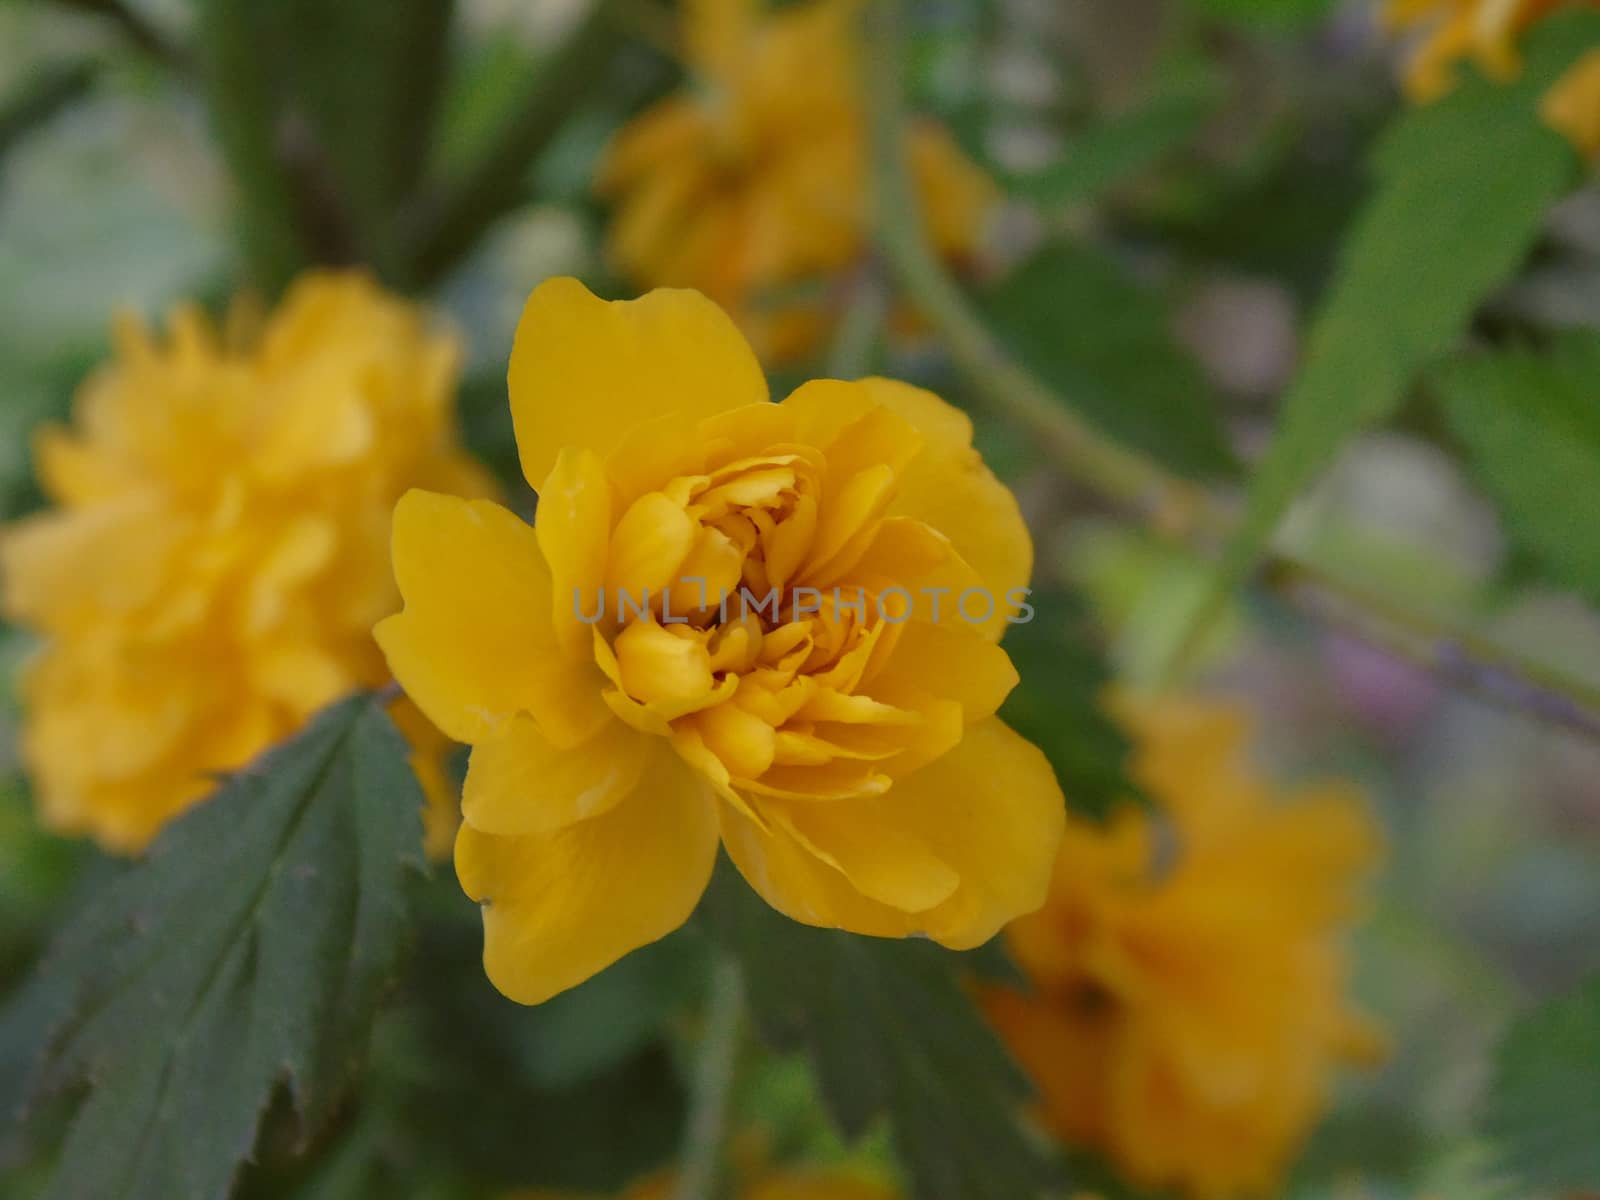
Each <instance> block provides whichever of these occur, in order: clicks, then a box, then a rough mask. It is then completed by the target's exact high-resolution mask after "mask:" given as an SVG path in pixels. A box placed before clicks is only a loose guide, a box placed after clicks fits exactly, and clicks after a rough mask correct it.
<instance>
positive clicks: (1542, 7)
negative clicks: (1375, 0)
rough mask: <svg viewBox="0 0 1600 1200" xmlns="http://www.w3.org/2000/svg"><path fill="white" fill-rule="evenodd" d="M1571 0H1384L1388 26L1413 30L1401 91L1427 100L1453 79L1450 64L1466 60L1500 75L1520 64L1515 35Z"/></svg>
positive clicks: (1453, 68) (1512, 72) (1441, 92)
mask: <svg viewBox="0 0 1600 1200" xmlns="http://www.w3.org/2000/svg"><path fill="white" fill-rule="evenodd" d="M1569 3H1572V0H1388V4H1387V6H1386V8H1385V16H1386V18H1387V21H1388V24H1389V26H1390V27H1391V28H1392V29H1395V30H1397V31H1398V30H1405V31H1413V32H1414V33H1415V35H1416V37H1417V39H1418V40H1417V46H1416V49H1415V50H1414V51H1413V52H1412V55H1411V61H1410V64H1409V66H1408V68H1407V71H1406V90H1407V91H1408V92H1409V93H1410V94H1411V96H1412V98H1413V99H1416V100H1433V99H1436V98H1438V97H1439V96H1442V95H1444V93H1446V92H1448V91H1449V90H1450V89H1451V88H1452V87H1454V86H1455V83H1456V67H1457V66H1458V65H1459V64H1460V63H1461V61H1462V60H1463V59H1471V60H1472V61H1473V62H1475V63H1476V64H1477V65H1478V67H1479V68H1480V69H1482V71H1483V72H1484V73H1485V74H1486V75H1489V76H1491V77H1495V78H1501V79H1506V78H1510V77H1511V76H1513V75H1515V74H1516V72H1517V70H1518V69H1519V68H1520V67H1521V65H1522V59H1521V56H1520V55H1519V54H1518V53H1517V39H1518V38H1519V37H1521V35H1522V33H1523V31H1524V30H1525V29H1527V28H1528V26H1530V25H1532V24H1533V23H1534V22H1535V21H1537V20H1539V18H1541V17H1543V16H1546V15H1548V14H1549V13H1551V12H1553V11H1555V10H1556V9H1557V8H1560V7H1561V6H1562V5H1563V4H1569Z"/></svg>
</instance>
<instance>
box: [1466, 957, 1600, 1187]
mask: <svg viewBox="0 0 1600 1200" xmlns="http://www.w3.org/2000/svg"><path fill="white" fill-rule="evenodd" d="M1484 1129H1485V1132H1486V1133H1487V1135H1488V1138H1489V1141H1490V1143H1491V1146H1492V1150H1491V1155H1492V1159H1493V1162H1494V1167H1495V1170H1496V1171H1497V1172H1499V1173H1501V1174H1504V1175H1505V1176H1506V1177H1508V1178H1509V1179H1510V1180H1511V1181H1512V1182H1513V1183H1515V1184H1516V1185H1517V1187H1518V1189H1519V1194H1522V1193H1526V1192H1530V1191H1531V1192H1540V1191H1548V1192H1554V1193H1564V1192H1587V1191H1593V1190H1595V1189H1597V1188H1600V976H1597V977H1595V978H1593V979H1591V980H1589V982H1588V983H1586V984H1584V985H1583V986H1582V987H1580V988H1579V989H1578V990H1577V991H1575V992H1572V993H1571V994H1569V995H1566V996H1563V997H1561V998H1559V999H1556V1000H1552V1001H1550V1002H1548V1003H1546V1004H1544V1005H1542V1006H1541V1007H1539V1008H1537V1009H1535V1010H1534V1011H1533V1012H1531V1013H1528V1014H1527V1015H1526V1016H1524V1017H1523V1018H1522V1019H1520V1020H1519V1021H1517V1022H1516V1023H1515V1024H1513V1025H1512V1026H1511V1029H1510V1030H1509V1031H1508V1032H1507V1034H1506V1036H1505V1038H1504V1039H1503V1040H1502V1041H1501V1043H1500V1047H1499V1050H1498V1051H1497V1052H1496V1055H1495V1072H1494V1081H1493V1083H1492V1084H1491V1085H1490V1089H1489V1094H1488V1098H1487V1113H1486V1119H1485V1122H1484Z"/></svg>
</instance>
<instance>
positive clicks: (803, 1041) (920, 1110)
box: [703, 862, 1052, 1200]
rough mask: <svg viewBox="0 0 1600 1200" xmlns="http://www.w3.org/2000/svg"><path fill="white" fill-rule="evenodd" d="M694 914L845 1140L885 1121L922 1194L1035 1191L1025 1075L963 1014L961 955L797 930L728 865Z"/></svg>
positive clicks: (1041, 1179) (957, 1199)
mask: <svg viewBox="0 0 1600 1200" xmlns="http://www.w3.org/2000/svg"><path fill="white" fill-rule="evenodd" d="M703 912H704V915H705V918H706V919H707V920H708V921H709V922H710V925H711V927H712V930H713V932H714V935H715V936H716V937H717V938H718V939H719V940H721V941H722V942H723V943H724V944H725V945H726V946H727V947H728V949H729V950H730V951H732V952H733V953H735V954H736V955H737V956H738V958H739V960H740V962H741V963H742V964H743V966H744V970H745V976H746V980H747V983H748V991H749V998H750V1005H751V1011H752V1013H753V1014H754V1018H755V1022H756V1025H757V1027H758V1028H759V1030H760V1031H761V1033H762V1035H763V1036H764V1037H765V1038H766V1039H767V1040H768V1041H769V1042H771V1043H772V1044H773V1045H774V1046H776V1047H777V1048H780V1049H790V1048H799V1049H803V1050H804V1051H805V1052H806V1054H807V1055H808V1056H809V1057H810V1059H811V1062H812V1065H813V1067H814V1068H815V1070H816V1073H817V1079H818V1084H819V1086H820V1088H821V1091H822V1095H823V1099H824V1100H825V1102H826V1103H827V1106H828V1109H829V1111H830V1112H831V1113H832V1114H833V1117H834V1119H835V1120H836V1121H837V1122H838V1124H839V1126H840V1129H841V1130H842V1131H843V1133H844V1134H845V1136H847V1137H851V1138H856V1137H859V1136H861V1135H862V1134H863V1133H864V1132H865V1131H866V1130H867V1129H868V1128H869V1127H870V1126H872V1125H873V1124H874V1123H875V1122H877V1121H880V1120H883V1119H885V1118H887V1120H888V1122H889V1125H890V1128H891V1131H892V1134H893V1139H894V1145H895V1149H896V1152H897V1153H898V1155H899V1157H900V1159H901V1161H902V1162H904V1163H905V1165H906V1167H907V1169H908V1170H909V1172H910V1174H911V1176H912V1178H913V1180H914V1181H915V1183H916V1189H915V1194H916V1195H917V1196H918V1197H919V1198H921V1200H1026V1198H1027V1197H1031V1196H1037V1195H1039V1194H1040V1193H1041V1191H1042V1190H1043V1189H1044V1187H1045V1186H1046V1184H1047V1183H1048V1182H1049V1180H1050V1179H1051V1174H1052V1164H1051V1163H1050V1161H1049V1159H1048V1157H1047V1156H1046V1154H1045V1152H1044V1151H1043V1150H1042V1148H1041V1147H1040V1146H1039V1145H1037V1144H1035V1143H1034V1142H1033V1141H1032V1140H1031V1139H1030V1137H1029V1135H1028V1134H1027V1133H1026V1131H1025V1130H1024V1129H1023V1127H1022V1125H1021V1124H1020V1122H1019V1115H1020V1108H1021V1105H1022V1103H1023V1101H1024V1100H1025V1098H1026V1096H1027V1092H1028V1087H1027V1082H1026V1080H1025V1079H1024V1078H1023V1077H1022V1075H1021V1074H1020V1073H1019V1071H1018V1069H1017V1067H1016V1066H1015V1064H1014V1063H1013V1062H1012V1061H1011V1059H1010V1057H1009V1056H1008V1055H1007V1054H1006V1052H1005V1050H1004V1049H1003V1048H1002V1047H1001V1045H1000V1043H999V1042H998V1041H996V1039H995V1035H994V1032H993V1031H992V1030H991V1029H990V1028H989V1027H988V1026H987V1025H986V1024H985V1023H984V1021H983V1018H982V1017H981V1016H980V1015H979V1014H978V1012H977V1010H976V1009H975V1008H974V1006H973V1004H972V1001H971V999H970V997H969V996H968V994H967V992H966V990H965V982H964V978H965V975H966V966H967V965H966V963H965V961H964V959H963V957H962V956H960V955H956V954H952V953H950V952H948V951H945V950H941V949H940V948H939V947H938V946H935V945H934V944H933V943H931V942H927V941H921V940H905V941H893V940H884V939H879V938H867V937H859V936H856V935H854V934H849V933H841V932H837V931H834V930H823V929H813V928H810V927H809V926H805V925H800V924H798V923H796V922H794V921H791V920H789V919H788V918H786V917H783V916H781V915H779V914H778V913H777V912H775V911H774V910H773V909H772V908H770V907H768V905H766V904H765V903H764V902H763V901H762V900H761V899H760V898H759V897H757V896H756V895H755V893H754V892H752V891H751V890H750V889H749V887H748V886H747V885H746V884H745V882H744V881H743V880H742V879H740V878H739V876H738V873H737V872H736V871H734V870H733V869H732V868H731V867H730V866H729V864H728V863H727V862H723V863H722V864H721V865H720V868H719V870H718V872H717V877H716V878H715V879H714V880H713V882H712V886H711V891H710V893H709V894H708V897H707V900H706V904H705V907H704V910H703Z"/></svg>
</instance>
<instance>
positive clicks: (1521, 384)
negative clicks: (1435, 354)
mask: <svg viewBox="0 0 1600 1200" xmlns="http://www.w3.org/2000/svg"><path fill="white" fill-rule="evenodd" d="M1433 382H1434V384H1435V385H1436V387H1437V390H1438V394H1439V397H1440V401H1441V406H1442V408H1443V410H1444V413H1445V416H1446V417H1447V418H1448V420H1449V422H1450V428H1451V430H1452V431H1453V432H1454V433H1455V435H1456V437H1457V438H1458V439H1459V440H1460V441H1461V443H1462V445H1464V446H1465V447H1466V449H1467V451H1468V453H1469V455H1470V456H1471V458H1472V461H1473V464H1474V465H1475V466H1476V468H1477V472H1478V475H1479V477H1480V478H1481V479H1482V480H1483V482H1484V484H1485V486H1487V487H1488V489H1489V492H1490V494H1491V495H1493V496H1494V498H1495V499H1496V500H1497V501H1499V503H1500V506H1501V508H1502V510H1503V511H1504V513H1505V517H1506V524H1507V526H1508V528H1509V529H1510V531H1511V534H1512V536H1513V537H1514V538H1515V539H1516V540H1517V543H1518V544H1519V545H1520V546H1521V547H1523V548H1525V549H1526V550H1527V551H1528V552H1529V553H1530V554H1531V555H1533V556H1534V557H1535V558H1536V559H1537V560H1538V561H1539V562H1540V563H1542V564H1543V565H1544V567H1545V569H1546V570H1547V571H1549V572H1550V573H1551V574H1552V575H1553V576H1554V577H1555V578H1556V579H1557V580H1558V581H1559V582H1561V583H1563V584H1565V585H1567V586H1568V587H1571V588H1575V589H1576V590H1577V591H1579V592H1580V593H1582V594H1583V595H1584V596H1585V597H1587V598H1588V599H1589V600H1590V601H1591V602H1594V603H1600V526H1597V525H1596V524H1595V522H1594V521H1593V520H1592V519H1590V518H1589V516H1588V515H1587V514H1583V513H1581V510H1580V509H1578V508H1575V507H1574V498H1575V497H1579V496H1600V334H1595V333H1589V332H1583V333H1571V334H1567V335H1565V336H1563V337H1561V338H1559V339H1558V340H1557V341H1556V342H1555V343H1554V345H1552V346H1551V347H1550V348H1549V349H1548V350H1543V351H1539V352H1535V351H1532V350H1508V351H1503V352H1500V353H1495V354H1481V355H1474V356H1473V357H1470V358H1465V359H1461V360H1458V361H1456V362H1453V363H1450V364H1449V365H1448V366H1446V367H1445V368H1444V369H1442V370H1440V371H1439V372H1437V373H1436V374H1435V375H1434V377H1433Z"/></svg>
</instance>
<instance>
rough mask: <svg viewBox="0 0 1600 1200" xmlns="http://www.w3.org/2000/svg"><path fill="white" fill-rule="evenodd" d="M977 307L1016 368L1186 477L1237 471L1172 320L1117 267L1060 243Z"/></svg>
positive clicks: (1209, 397) (1207, 392) (1092, 253)
mask: <svg viewBox="0 0 1600 1200" xmlns="http://www.w3.org/2000/svg"><path fill="white" fill-rule="evenodd" d="M980 302H981V304H982V306H983V309H984V311H985V312H986V314H987V315H988V317H989V320H990V324H991V326H992V327H993V328H994V329H995V331H996V332H997V333H998V334H999V336H1000V337H1001V338H1002V339H1003V340H1004V341H1005V342H1006V344H1007V345H1008V346H1009V347H1010V349H1011V351H1012V353H1013V354H1015V355H1016V357H1017V358H1018V360H1019V361H1021V362H1022V363H1023V364H1024V365H1025V366H1027V367H1028V368H1029V369H1030V370H1032V371H1033V372H1034V373H1035V374H1036V375H1038V376H1039V377H1040V378H1041V379H1043V380H1045V381H1046V382H1047V383H1049V384H1050V385H1051V386H1052V387H1053V388H1054V389H1055V390H1056V391H1057V392H1059V393H1060V395H1061V396H1062V397H1063V398H1064V399H1066V401H1067V402H1068V403H1069V404H1071V405H1072V406H1073V407H1074V408H1076V409H1078V410H1079V411H1080V412H1081V413H1082V415H1083V416H1084V417H1086V418H1087V419H1088V420H1089V421H1090V422H1092V423H1093V424H1094V425H1096V426H1098V427H1099V428H1100V429H1102V430H1104V431H1105V432H1106V433H1108V434H1110V435H1111V436H1112V437H1114V438H1116V439H1117V440H1118V441H1122V442H1125V443H1127V444H1128V445H1131V446H1136V447H1138V448H1139V449H1141V450H1143V451H1145V452H1146V453H1148V454H1151V455H1153V456H1155V457H1156V458H1159V459H1160V460H1161V461H1163V462H1164V463H1166V464H1167V465H1168V466H1170V467H1172V468H1173V469H1174V470H1177V471H1180V472H1183V473H1184V474H1187V475H1191V476H1196V477H1202V478H1203V477H1207V476H1217V475H1227V474H1230V473H1231V472H1232V471H1233V470H1234V469H1235V463H1234V459H1233V454H1232V452H1231V451H1230V450H1229V448H1228V443H1227V439H1226V437H1225V436H1224V434H1223V431H1222V427H1221V424H1220V422H1219V420H1218V417H1217V410H1216V407H1215V404H1214V397H1213V396H1212V394H1211V389H1210V387H1209V386H1208V385H1207V383H1206V380H1205V376H1204V375H1202V374H1201V372H1200V368H1199V366H1198V365H1197V364H1196V363H1195V362H1194V360H1193V359H1191V358H1190V357H1189V355H1188V354H1187V353H1186V352H1185V351H1183V350H1182V349H1180V348H1179V346H1178V344H1177V343H1176V341H1174V339H1173V337H1172V332H1171V314H1170V313H1169V312H1168V310H1167V306H1166V305H1165V304H1164V303H1163V302H1162V301H1161V299H1160V298H1159V297H1157V296H1156V295H1155V294H1154V293H1152V292H1150V291H1148V290H1147V289H1145V288H1143V287H1141V286H1140V285H1139V284H1137V283H1135V282H1134V281H1133V280H1132V279H1131V278H1129V276H1128V274H1127V272H1126V271H1124V270H1123V268H1122V267H1121V266H1120V265H1119V264H1117V263H1116V262H1114V261H1112V260H1111V259H1109V258H1107V257H1105V256H1104V255H1102V254H1099V253H1096V252H1095V251H1092V250H1090V249H1088V248H1086V247H1083V246H1077V245H1073V244H1072V243H1069V242H1064V241H1063V242H1054V243H1052V244H1050V245H1048V246H1046V247H1045V248H1044V249H1042V250H1040V251H1039V253H1037V254H1035V255H1034V256H1033V257H1032V258H1031V259H1029V260H1028V261H1027V262H1026V263H1025V264H1024V265H1023V266H1022V267H1021V268H1020V269H1018V270H1016V271H1014V272H1012V273H1011V274H1010V275H1009V276H1007V277H1006V278H1005V279H1004V280H1002V281H1001V282H1000V283H999V284H998V285H996V286H994V287H991V288H990V289H988V291H986V292H985V293H984V294H983V295H982V296H981V297H980Z"/></svg>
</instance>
